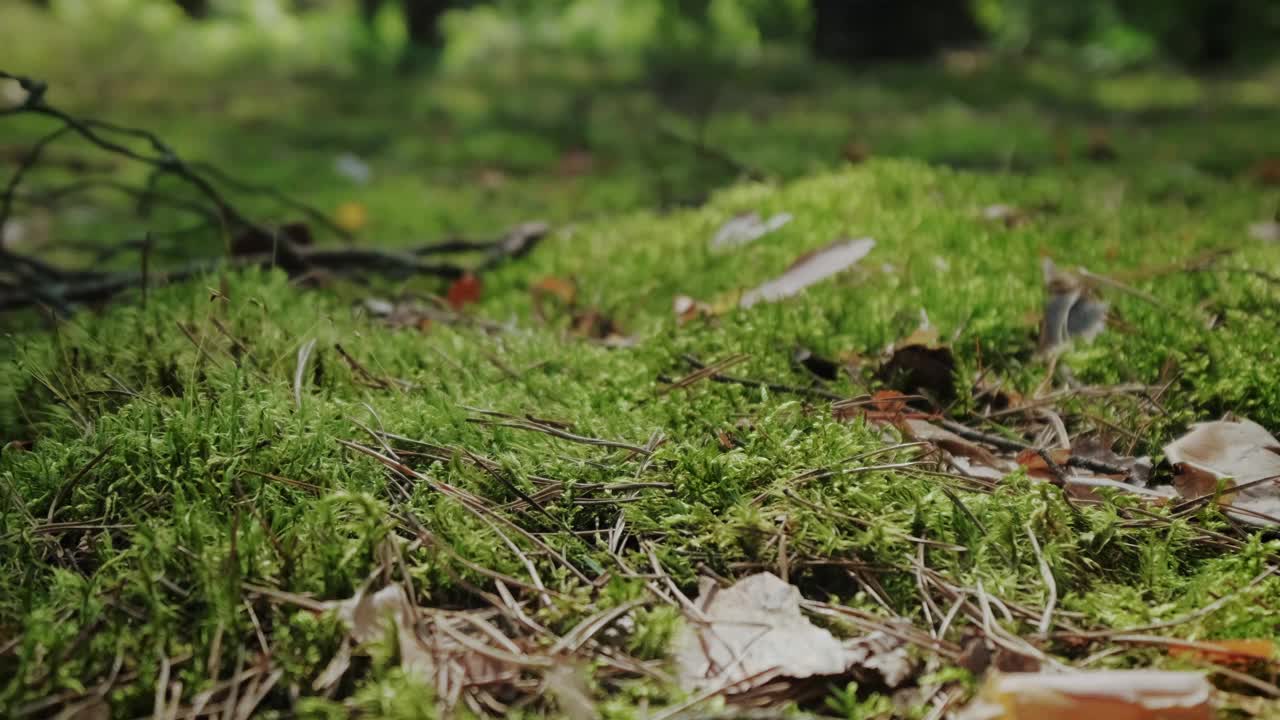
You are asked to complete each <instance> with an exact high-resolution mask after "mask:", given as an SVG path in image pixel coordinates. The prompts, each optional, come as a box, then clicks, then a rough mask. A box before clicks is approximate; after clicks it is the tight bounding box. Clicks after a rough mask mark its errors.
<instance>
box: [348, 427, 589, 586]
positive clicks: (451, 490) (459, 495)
mask: <svg viewBox="0 0 1280 720" xmlns="http://www.w3.org/2000/svg"><path fill="white" fill-rule="evenodd" d="M338 443H339V444H341V445H343V446H345V447H348V448H350V449H352V450H355V451H357V452H360V453H363V454H365V455H368V456H369V457H372V458H374V459H375V460H377V461H378V462H380V463H382V464H383V465H386V466H387V467H389V468H391V469H393V470H395V471H397V472H399V473H401V474H402V475H404V476H406V477H410V478H414V479H415V480H419V481H421V482H424V483H426V484H427V485H428V486H430V487H431V488H432V489H434V490H436V491H437V492H439V493H441V494H442V495H445V496H446V497H450V498H453V499H454V500H457V501H458V502H460V503H462V506H463V507H464V508H466V509H468V510H470V511H471V512H472V514H473V515H475V516H476V517H477V518H479V519H481V520H482V521H485V522H486V524H487V519H486V518H491V519H493V520H496V521H498V522H499V523H501V524H503V525H505V526H506V527H508V528H510V529H512V530H514V531H516V532H517V533H519V534H520V535H521V536H522V537H524V538H525V539H527V540H529V541H530V542H532V543H533V544H534V545H537V546H538V548H539V549H541V550H543V551H544V552H546V553H547V554H548V555H550V556H551V557H553V558H555V559H556V560H559V561H560V564H562V565H564V567H565V568H566V569H567V570H569V571H570V572H572V573H573V574H574V575H575V576H577V578H578V579H579V580H582V581H583V582H584V583H586V584H588V585H590V584H591V578H589V577H587V576H586V575H585V574H584V573H583V572H582V571H581V570H579V569H578V568H577V566H575V565H574V564H573V563H571V562H569V560H568V558H566V557H565V556H564V555H563V554H562V553H559V552H557V551H556V550H555V549H553V548H552V547H551V546H550V545H547V544H546V543H545V542H543V541H542V540H541V539H540V538H539V537H538V536H536V535H534V534H533V533H530V532H529V531H527V530H525V529H524V528H522V527H520V526H519V525H517V524H515V523H514V522H512V521H511V520H509V519H507V518H505V517H503V516H502V514H501V513H498V512H495V511H494V510H492V509H490V508H488V507H486V506H485V505H484V502H483V501H482V500H481V499H480V498H479V497H477V496H475V495H474V494H472V493H469V492H467V491H466V490H463V489H461V488H458V487H454V486H453V485H450V484H449V483H446V482H443V481H441V480H433V479H432V478H430V477H428V476H426V475H423V474H422V473H419V472H418V471H416V470H414V469H413V468H411V467H408V466H407V465H405V464H403V463H400V462H397V461H395V460H393V459H391V458H389V457H387V456H385V455H383V454H381V453H379V452H378V451H376V450H374V449H373V448H369V447H365V446H364V445H360V444H359V443H353V442H350V441H348V440H341V439H340V440H338ZM499 535H500V536H501V537H504V538H505V537H506V536H505V535H502V534H501V533H499ZM508 540H509V538H508Z"/></svg>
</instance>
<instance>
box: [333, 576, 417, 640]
mask: <svg viewBox="0 0 1280 720" xmlns="http://www.w3.org/2000/svg"><path fill="white" fill-rule="evenodd" d="M335 607H336V609H337V611H338V619H339V620H341V621H342V622H343V623H344V624H346V626H347V628H348V630H349V631H350V632H351V638H352V639H353V640H355V641H356V642H357V643H367V642H370V641H372V640H376V639H378V638H380V637H382V636H383V633H385V632H386V625H385V623H386V622H387V621H390V622H392V623H393V625H394V626H395V627H397V628H399V627H401V626H403V625H405V624H411V623H412V622H413V607H412V605H411V604H410V603H409V595H408V594H407V593H406V592H405V591H404V588H403V587H401V586H399V585H388V586H386V587H384V588H382V589H381V590H379V591H377V592H376V593H373V594H372V595H370V594H369V593H368V592H367V590H366V589H365V588H360V589H359V590H357V591H356V594H355V595H354V596H352V597H351V598H350V599H348V600H342V601H340V602H338V603H335Z"/></svg>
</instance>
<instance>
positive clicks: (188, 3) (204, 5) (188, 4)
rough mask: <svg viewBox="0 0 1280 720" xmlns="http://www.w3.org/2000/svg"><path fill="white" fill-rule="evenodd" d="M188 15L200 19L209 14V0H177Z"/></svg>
mask: <svg viewBox="0 0 1280 720" xmlns="http://www.w3.org/2000/svg"><path fill="white" fill-rule="evenodd" d="M175 2H177V3H178V7H180V8H182V12H184V13H186V14H187V17H189V18H193V19H195V20H199V19H200V18H204V17H208V16H209V0H175Z"/></svg>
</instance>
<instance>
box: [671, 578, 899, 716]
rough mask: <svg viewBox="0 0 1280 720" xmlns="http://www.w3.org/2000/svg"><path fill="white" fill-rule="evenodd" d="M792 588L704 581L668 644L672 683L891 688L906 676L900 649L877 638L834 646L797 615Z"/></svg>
mask: <svg viewBox="0 0 1280 720" xmlns="http://www.w3.org/2000/svg"><path fill="white" fill-rule="evenodd" d="M801 600H802V597H801V595H800V590H799V588H797V587H796V586H794V585H791V584H789V583H787V582H785V581H783V580H782V579H781V578H779V577H778V576H776V575H774V574H773V573H769V572H763V573H759V574H756V575H751V576H749V577H746V578H743V579H741V580H739V581H737V582H736V583H734V584H733V585H732V586H730V587H728V588H720V587H719V586H718V585H717V584H716V583H715V581H713V580H711V579H708V578H704V579H703V580H702V583H701V592H700V594H699V595H698V598H697V600H695V601H694V607H695V609H696V610H697V614H696V615H695V617H693V618H690V619H689V622H688V623H687V624H686V625H685V627H684V629H683V631H682V633H681V634H680V635H679V636H678V637H677V639H676V642H675V651H674V654H675V660H676V665H677V667H678V671H679V674H678V679H679V681H680V684H681V685H682V686H684V688H685V689H686V690H689V691H699V690H707V689H710V688H714V689H718V690H720V691H722V692H725V693H726V694H730V695H732V694H736V693H743V692H746V691H749V690H752V689H755V688H759V687H761V686H764V685H766V684H770V683H773V682H775V681H778V680H779V679H786V680H791V681H794V680H804V679H808V678H815V677H836V676H846V675H854V676H857V677H860V678H862V679H863V680H864V681H871V680H874V682H875V684H876V685H878V686H882V687H888V688H894V687H897V686H898V685H900V684H902V683H903V682H904V681H906V680H907V678H908V677H910V676H911V674H912V671H913V664H912V662H911V660H910V658H909V656H908V655H907V651H906V647H905V644H904V643H903V642H902V641H901V640H897V639H894V638H892V637H890V636H889V635H886V634H885V633H882V632H878V631H877V632H873V633H871V634H868V635H865V636H862V637H859V638H855V639H852V640H844V641H842V640H839V639H837V638H836V637H835V636H834V635H832V634H831V632H830V631H828V630H825V629H823V628H820V627H818V626H816V625H814V624H813V623H812V622H810V621H809V619H808V618H807V617H805V616H804V613H803V612H802V611H801Z"/></svg>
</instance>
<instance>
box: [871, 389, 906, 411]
mask: <svg viewBox="0 0 1280 720" xmlns="http://www.w3.org/2000/svg"><path fill="white" fill-rule="evenodd" d="M871 405H872V406H873V407H875V409H876V410H878V411H880V412H882V413H892V414H895V415H896V414H898V413H900V412H902V411H903V410H904V409H906V407H907V396H906V395H903V394H902V393H900V392H898V391H897V390H879V391H877V392H876V393H875V394H874V395H872V396H871Z"/></svg>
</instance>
